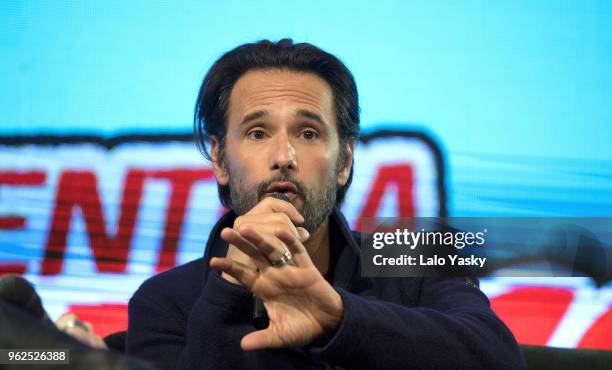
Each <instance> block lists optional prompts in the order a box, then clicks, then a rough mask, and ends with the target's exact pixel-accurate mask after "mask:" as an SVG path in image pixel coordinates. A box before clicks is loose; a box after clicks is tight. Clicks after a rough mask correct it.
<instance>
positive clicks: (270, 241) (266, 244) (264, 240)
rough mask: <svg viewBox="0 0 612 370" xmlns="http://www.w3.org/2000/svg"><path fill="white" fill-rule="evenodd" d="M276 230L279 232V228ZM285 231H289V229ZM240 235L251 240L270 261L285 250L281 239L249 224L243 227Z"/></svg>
mask: <svg viewBox="0 0 612 370" xmlns="http://www.w3.org/2000/svg"><path fill="white" fill-rule="evenodd" d="M281 230H284V229H281ZM276 232H278V230H276V231H275V233H276ZM285 232H287V233H289V232H288V231H285ZM240 235H242V236H243V237H244V238H245V239H246V240H248V241H249V242H251V243H252V244H253V245H254V246H255V248H257V250H258V251H259V252H260V253H261V254H262V256H265V258H266V259H267V260H268V261H276V260H277V259H278V258H280V256H281V255H282V254H283V253H284V251H285V246H284V245H283V244H282V243H281V242H280V240H278V239H277V238H275V237H270V236H265V235H261V234H260V233H259V232H257V231H255V230H253V229H252V228H250V227H248V226H246V227H244V228H241V230H240Z"/></svg>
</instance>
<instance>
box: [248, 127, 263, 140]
mask: <svg viewBox="0 0 612 370" xmlns="http://www.w3.org/2000/svg"><path fill="white" fill-rule="evenodd" d="M247 137H248V138H249V139H252V140H262V139H264V138H265V137H266V133H265V132H264V130H261V129H255V130H251V131H249V132H248V134H247Z"/></svg>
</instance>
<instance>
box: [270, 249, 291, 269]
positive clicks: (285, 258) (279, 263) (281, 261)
mask: <svg viewBox="0 0 612 370" xmlns="http://www.w3.org/2000/svg"><path fill="white" fill-rule="evenodd" d="M291 264H293V257H292V256H291V252H289V251H288V250H287V249H285V251H284V252H283V254H281V256H280V257H279V258H278V259H277V260H275V261H272V267H276V268H278V267H283V266H285V265H291Z"/></svg>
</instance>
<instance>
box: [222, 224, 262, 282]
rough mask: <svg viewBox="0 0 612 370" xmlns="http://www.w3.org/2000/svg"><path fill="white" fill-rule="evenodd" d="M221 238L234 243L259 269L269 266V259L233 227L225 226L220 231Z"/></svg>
mask: <svg viewBox="0 0 612 370" xmlns="http://www.w3.org/2000/svg"><path fill="white" fill-rule="evenodd" d="M221 239H223V240H225V241H226V242H228V243H230V244H232V245H234V246H235V247H236V248H238V249H240V250H241V251H242V252H243V253H244V254H246V255H247V256H249V258H251V261H253V263H254V264H255V266H257V267H258V268H259V269H260V270H262V271H263V270H265V269H266V268H268V267H270V261H268V259H267V258H266V257H265V256H263V255H262V254H261V253H260V252H259V251H258V250H257V248H256V247H255V246H254V245H253V244H252V243H251V242H250V241H249V240H247V239H246V238H244V237H243V236H242V235H241V234H240V233H239V232H238V231H236V230H234V229H230V228H229V227H226V228H225V229H223V230H222V231H221Z"/></svg>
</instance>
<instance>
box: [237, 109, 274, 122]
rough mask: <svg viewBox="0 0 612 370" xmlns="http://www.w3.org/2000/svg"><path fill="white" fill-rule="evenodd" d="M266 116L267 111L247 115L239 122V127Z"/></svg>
mask: <svg viewBox="0 0 612 370" xmlns="http://www.w3.org/2000/svg"><path fill="white" fill-rule="evenodd" d="M267 115H268V111H267V110H258V111H255V112H252V113H249V114H247V115H246V116H244V118H243V119H242V122H240V125H246V124H247V123H249V122H251V121H256V120H258V119H260V118H263V117H265V116H267Z"/></svg>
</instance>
